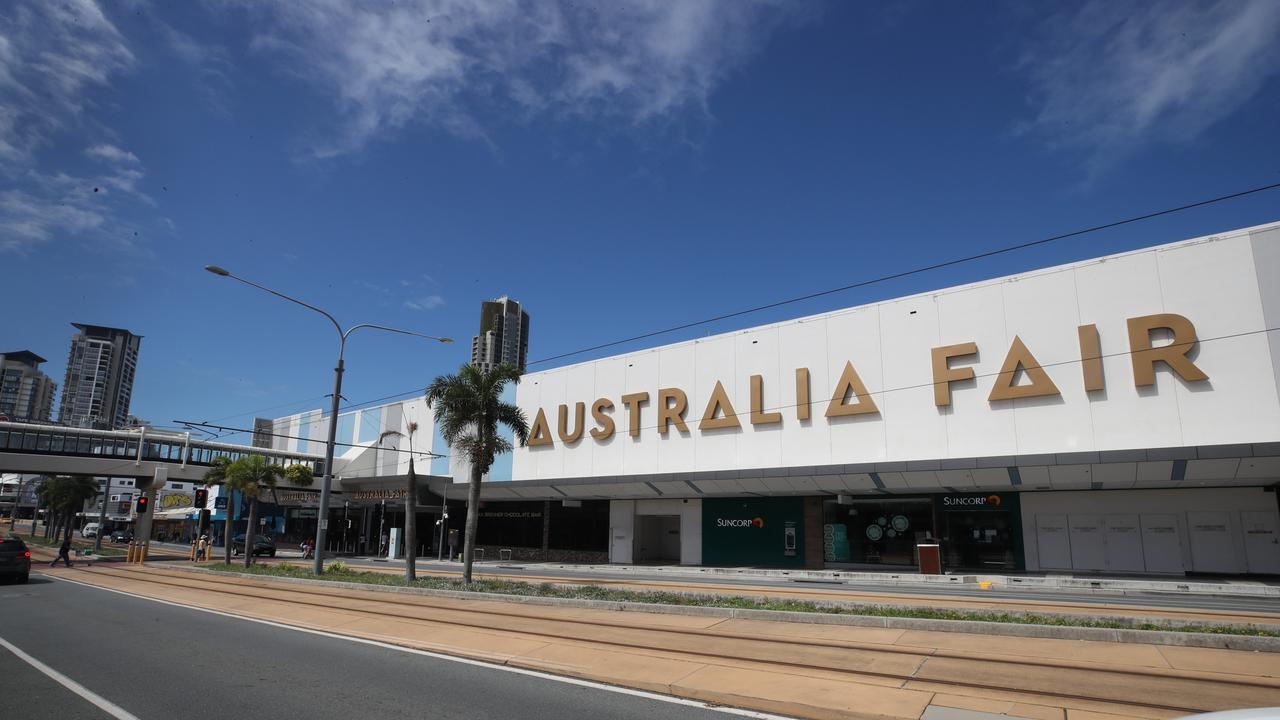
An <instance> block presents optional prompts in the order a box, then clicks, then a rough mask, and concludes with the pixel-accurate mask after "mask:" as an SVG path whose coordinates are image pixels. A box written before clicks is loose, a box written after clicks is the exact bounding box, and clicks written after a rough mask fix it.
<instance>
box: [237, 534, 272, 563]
mask: <svg viewBox="0 0 1280 720" xmlns="http://www.w3.org/2000/svg"><path fill="white" fill-rule="evenodd" d="M242 552H244V533H240V534H239V535H236V536H235V537H233V538H231V554H232V555H239V554H240V553H242ZM253 554H254V555H268V556H270V557H275V556H276V542H275V540H272V539H271V538H269V537H267V536H266V535H254V536H253Z"/></svg>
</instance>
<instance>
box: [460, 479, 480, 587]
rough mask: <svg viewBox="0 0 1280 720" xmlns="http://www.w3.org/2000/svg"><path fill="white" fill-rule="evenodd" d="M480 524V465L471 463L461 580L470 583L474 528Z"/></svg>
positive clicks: (473, 558) (474, 537)
mask: <svg viewBox="0 0 1280 720" xmlns="http://www.w3.org/2000/svg"><path fill="white" fill-rule="evenodd" d="M479 526H480V466H479V465H476V464H474V463H472V465H471V483H470V487H469V488H467V530H466V537H465V538H464V539H463V541H462V582H463V583H464V584H466V585H470V584H471V563H472V562H473V561H474V560H475V554H476V528H477V527H479Z"/></svg>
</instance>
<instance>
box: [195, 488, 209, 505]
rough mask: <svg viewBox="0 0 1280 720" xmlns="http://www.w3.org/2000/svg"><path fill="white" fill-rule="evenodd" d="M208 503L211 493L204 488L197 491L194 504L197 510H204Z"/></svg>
mask: <svg viewBox="0 0 1280 720" xmlns="http://www.w3.org/2000/svg"><path fill="white" fill-rule="evenodd" d="M208 503H209V491H208V490H205V489H204V488H200V489H198V490H196V499H195V503H194V505H195V508H196V509H197V510H203V509H204V506H205V505H207V504H208Z"/></svg>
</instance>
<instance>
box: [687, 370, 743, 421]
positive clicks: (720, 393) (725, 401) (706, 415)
mask: <svg viewBox="0 0 1280 720" xmlns="http://www.w3.org/2000/svg"><path fill="white" fill-rule="evenodd" d="M717 413H724V417H716V414H717ZM740 427H742V422H741V421H740V420H738V413H737V411H736V410H734V409H733V403H731V402H729V394H728V393H726V392H725V391H724V385H722V384H720V381H719V380H717V381H716V387H715V389H714V390H712V391H711V397H710V398H709V399H708V400H707V409H706V411H704V412H703V413H702V422H699V423H698V429H699V430H719V429H721V428H740Z"/></svg>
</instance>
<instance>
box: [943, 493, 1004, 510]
mask: <svg viewBox="0 0 1280 720" xmlns="http://www.w3.org/2000/svg"><path fill="white" fill-rule="evenodd" d="M942 504H943V505H947V506H957V505H993V506H995V507H1000V496H999V495H988V496H986V497H944V498H942Z"/></svg>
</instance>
